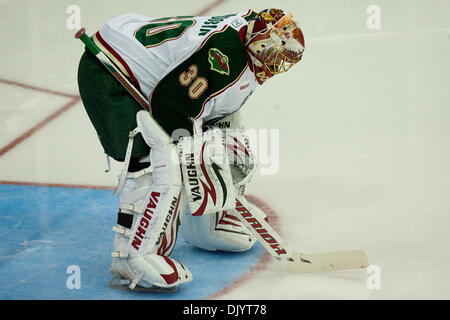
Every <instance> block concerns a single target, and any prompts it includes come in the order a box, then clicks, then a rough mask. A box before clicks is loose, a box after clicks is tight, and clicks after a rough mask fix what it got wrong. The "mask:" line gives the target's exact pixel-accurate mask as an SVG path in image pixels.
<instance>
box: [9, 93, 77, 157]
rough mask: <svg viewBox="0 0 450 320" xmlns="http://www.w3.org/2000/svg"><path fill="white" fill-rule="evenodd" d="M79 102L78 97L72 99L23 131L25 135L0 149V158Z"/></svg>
mask: <svg viewBox="0 0 450 320" xmlns="http://www.w3.org/2000/svg"><path fill="white" fill-rule="evenodd" d="M80 100H81V98H80V97H79V96H75V97H73V98H72V99H71V100H70V101H69V102H68V103H66V104H65V105H63V106H62V107H61V108H59V109H58V110H56V111H55V112H53V113H52V114H50V115H49V116H48V117H46V118H45V119H43V120H41V121H40V122H38V123H37V124H36V125H35V126H34V127H32V128H30V129H28V130H27V131H25V133H23V134H22V135H20V136H19V137H17V138H16V139H14V140H13V141H11V142H10V143H8V144H7V145H6V146H4V147H3V148H1V149H0V157H1V156H3V155H4V154H5V153H7V152H9V151H11V150H12V149H13V148H15V147H16V146H17V145H19V144H20V143H22V142H24V141H25V140H26V139H28V138H29V137H31V136H32V135H33V134H34V133H35V132H36V131H38V130H40V129H42V128H43V127H45V126H46V125H47V124H49V123H50V122H51V121H53V120H55V119H56V118H57V117H59V116H60V115H61V114H63V113H64V112H66V111H67V110H69V109H70V108H72V107H73V106H74V105H76V104H77V103H78V102H79V101H80Z"/></svg>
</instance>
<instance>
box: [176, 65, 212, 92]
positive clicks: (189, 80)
mask: <svg viewBox="0 0 450 320" xmlns="http://www.w3.org/2000/svg"><path fill="white" fill-rule="evenodd" d="M197 76H198V67H197V66H196V65H195V64H193V65H191V66H190V67H189V69H188V70H187V71H183V72H182V73H180V75H179V77H178V81H179V82H180V84H181V85H182V86H184V87H187V86H189V88H188V95H189V98H191V99H198V98H199V97H200V96H201V95H202V93H203V92H205V90H206V89H207V88H208V80H207V79H206V78H203V77H197Z"/></svg>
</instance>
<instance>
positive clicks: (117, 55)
mask: <svg viewBox="0 0 450 320" xmlns="http://www.w3.org/2000/svg"><path fill="white" fill-rule="evenodd" d="M95 36H96V37H97V39H98V41H100V43H101V44H102V45H103V46H104V47H105V48H106V50H108V52H109V53H111V54H112V55H113V56H114V58H116V59H117V60H118V61H119V62H120V64H121V65H122V66H123V67H124V68H125V70H127V72H128V75H129V76H130V80H131V81H132V82H133V84H134V85H136V86H137V88H138V90H139V91H141V86H140V85H139V81H138V80H137V79H136V77H135V76H134V74H133V72H132V71H131V68H130V67H129V66H128V64H127V63H126V62H125V60H123V58H122V57H121V56H120V55H119V54H118V53H117V51H116V50H114V49H113V48H112V47H111V46H110V45H109V44H108V43H107V42H106V41H105V39H103V38H102V36H101V35H100V31H97V33H96V34H95Z"/></svg>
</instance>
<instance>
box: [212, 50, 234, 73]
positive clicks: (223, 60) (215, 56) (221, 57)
mask: <svg viewBox="0 0 450 320" xmlns="http://www.w3.org/2000/svg"><path fill="white" fill-rule="evenodd" d="M208 61H209V64H210V65H211V70H214V71H216V72H218V73H220V74H226V75H227V76H229V75H230V65H229V59H228V57H227V56H226V55H225V54H223V53H222V52H221V51H220V50H219V49H217V48H211V49H209V53H208Z"/></svg>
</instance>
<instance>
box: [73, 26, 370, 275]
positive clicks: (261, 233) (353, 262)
mask: <svg viewBox="0 0 450 320" xmlns="http://www.w3.org/2000/svg"><path fill="white" fill-rule="evenodd" d="M75 38H76V39H80V40H81V41H82V42H83V43H84V44H85V46H86V48H87V49H88V50H89V51H90V52H91V53H92V54H94V55H95V56H96V57H97V59H99V61H100V62H101V63H102V64H103V65H104V66H105V67H106V68H107V69H108V70H109V71H110V72H111V74H112V75H113V76H114V77H115V78H116V79H117V81H119V82H120V84H122V86H123V87H124V88H125V89H126V90H127V91H128V92H129V93H130V94H131V96H132V97H133V98H134V99H135V100H136V101H137V102H138V103H139V104H140V105H141V106H142V108H143V109H145V110H147V111H150V106H149V104H148V102H147V101H146V99H145V98H144V96H143V95H142V93H140V92H139V91H138V90H137V89H136V88H135V87H134V86H133V84H132V83H131V82H130V81H129V80H128V79H127V78H126V77H125V76H124V75H123V74H122V72H121V71H120V70H119V68H117V67H116V66H115V65H114V63H113V62H112V61H111V60H110V59H109V58H108V57H107V56H106V55H105V54H104V53H103V52H102V51H101V49H100V48H99V47H98V46H97V45H96V44H95V43H94V41H92V39H91V38H90V37H89V36H88V35H87V34H86V29H85V28H81V29H80V30H79V31H78V32H77V33H76V34H75ZM130 134H131V133H130ZM252 207H253V206H251V205H250V204H249V203H248V202H247V200H245V198H243V197H238V199H236V209H234V210H230V212H232V213H233V214H234V215H235V216H237V217H238V218H239V219H240V220H241V221H242V223H243V224H244V225H245V226H246V227H247V228H248V229H249V230H250V231H251V232H252V233H253V234H254V235H255V237H256V238H257V239H258V240H259V242H260V243H261V244H262V245H263V246H264V248H265V249H266V250H267V251H268V252H269V253H270V255H271V256H272V257H274V258H275V259H277V260H278V261H281V262H282V263H283V264H284V268H285V270H287V271H290V272H320V271H330V270H340V269H359V268H365V267H367V266H368V265H369V262H368V260H367V256H366V254H365V253H364V251H362V250H352V251H336V252H327V253H313V254H304V253H299V252H296V251H294V250H292V249H291V248H290V247H289V246H288V245H287V244H286V243H285V242H284V241H283V240H282V238H281V237H280V235H279V234H278V233H277V232H276V231H275V230H274V229H273V228H272V227H271V226H270V225H269V223H267V222H266V221H265V220H264V218H263V217H261V215H258V214H257V210H259V209H254V208H255V207H253V209H251V208H252Z"/></svg>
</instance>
